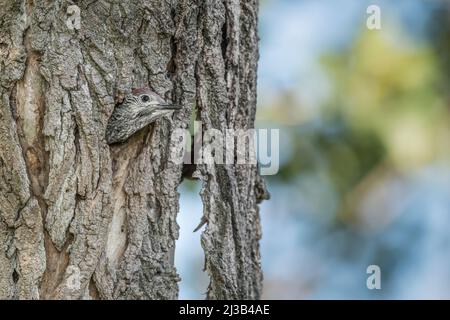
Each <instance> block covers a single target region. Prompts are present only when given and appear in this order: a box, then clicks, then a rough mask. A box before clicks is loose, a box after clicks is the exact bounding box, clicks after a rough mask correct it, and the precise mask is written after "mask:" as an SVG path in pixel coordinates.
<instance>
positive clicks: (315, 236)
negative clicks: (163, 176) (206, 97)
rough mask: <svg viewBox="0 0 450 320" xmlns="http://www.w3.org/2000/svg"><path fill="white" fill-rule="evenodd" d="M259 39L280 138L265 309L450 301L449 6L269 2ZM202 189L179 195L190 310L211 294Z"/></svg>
mask: <svg viewBox="0 0 450 320" xmlns="http://www.w3.org/2000/svg"><path fill="white" fill-rule="evenodd" d="M371 4H375V5H378V6H380V8H381V19H382V28H381V30H376V31H374V30H368V29H367V27H366V19H367V17H368V15H367V13H366V9H367V7H368V6H369V5H371ZM260 36H261V44H260V45H261V46H260V52H261V59H260V65H259V80H258V82H259V89H258V91H259V97H258V99H259V101H258V104H259V106H258V108H259V109H258V114H257V127H258V128H279V129H280V171H279V173H278V174H277V175H275V176H269V177H266V181H267V184H268V188H269V191H270V193H271V195H272V199H271V200H270V201H266V202H264V203H263V204H262V206H261V217H262V226H263V239H262V242H261V252H262V265H263V269H264V278H265V279H264V295H263V298H267V299H420V298H423V299H442V298H446V299H449V298H450V79H449V78H450V2H449V1H445V0H442V1H440V0H386V1H376V0H373V1H364V0H358V1H355V0H304V1H301V0H265V1H261V4H260ZM199 189H200V185H199V184H198V183H195V182H185V183H184V184H183V186H182V190H181V212H180V214H179V224H180V227H181V230H180V239H179V241H178V243H177V246H178V247H177V255H176V265H177V268H178V270H179V273H180V274H181V277H182V282H181V283H180V298H184V299H204V297H205V292H206V288H207V285H208V279H207V276H206V275H205V274H204V273H203V271H202V269H203V252H202V248H201V245H200V232H198V233H192V230H193V228H194V227H195V226H196V225H197V223H198V221H199V220H200V217H201V214H202V204H201V201H200V197H199V195H198V191H199ZM372 264H375V265H378V266H380V268H381V286H382V288H381V290H368V289H367V287H366V279H367V277H368V276H369V275H368V274H366V268H367V267H368V266H369V265H372Z"/></svg>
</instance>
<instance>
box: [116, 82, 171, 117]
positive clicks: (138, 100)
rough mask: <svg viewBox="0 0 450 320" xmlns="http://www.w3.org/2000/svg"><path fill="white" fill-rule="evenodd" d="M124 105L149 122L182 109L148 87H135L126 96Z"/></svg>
mask: <svg viewBox="0 0 450 320" xmlns="http://www.w3.org/2000/svg"><path fill="white" fill-rule="evenodd" d="M123 105H124V106H125V107H126V108H127V109H128V112H129V113H130V115H131V116H132V117H134V118H135V119H144V118H145V119H146V121H149V122H152V121H153V120H156V119H158V118H161V117H163V116H165V115H170V114H171V113H172V112H173V111H174V110H178V109H180V107H179V106H177V105H175V104H172V103H167V102H166V101H164V100H163V99H162V98H161V97H160V96H159V95H158V94H156V93H155V92H153V91H151V90H150V89H149V88H147V87H144V88H137V89H133V90H132V91H131V93H130V94H128V95H127V96H125V100H124V102H123Z"/></svg>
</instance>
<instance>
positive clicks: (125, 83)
mask: <svg viewBox="0 0 450 320" xmlns="http://www.w3.org/2000/svg"><path fill="white" fill-rule="evenodd" d="M70 5H77V6H78V7H79V9H80V13H81V23H80V27H79V28H78V27H75V28H69V27H68V25H67V20H68V19H69V18H70V17H69V15H68V11H67V10H68V7H69V6H70ZM0 7H1V8H2V10H1V12H0V98H1V100H0V298H4V299H18V298H19V299H176V298H177V296H178V284H177V282H178V281H179V280H180V279H179V276H178V274H177V272H176V270H175V267H174V263H173V256H174V250H175V241H176V239H177V238H178V225H177V223H176V216H177V212H178V209H179V204H178V198H179V195H178V192H177V187H178V185H179V184H180V181H181V172H182V166H180V165H176V164H174V163H172V162H171V161H169V153H170V152H169V151H170V149H171V147H172V146H173V144H174V143H175V142H173V141H171V140H170V132H171V130H173V129H174V128H179V127H182V128H187V127H188V124H189V119H190V115H191V113H192V112H193V111H194V109H195V106H196V107H197V108H196V109H197V117H198V118H199V119H201V121H203V125H204V129H209V128H216V129H221V130H224V129H225V128H234V129H245V128H251V127H252V126H253V123H254V117H255V112H256V68H257V59H258V51H257V44H258V38H257V1H256V0H251V1H247V0H225V1H217V0H205V1H194V0H178V1H177V0H171V1H170V0H166V1H163V0H146V1H141V0H128V1H121V0H100V1H92V0H89V1H64V0H54V1H46V0H34V1H33V0H22V1H18V0H0ZM140 86H150V87H151V88H152V89H153V90H154V91H155V92H157V93H159V94H160V95H161V96H163V97H166V98H168V99H170V100H173V101H174V102H176V103H178V104H180V105H182V106H183V110H182V111H181V112H179V113H178V114H177V116H176V118H175V119H174V120H173V121H166V120H164V119H162V120H160V121H158V122H157V123H156V124H154V125H153V126H150V127H149V128H147V129H145V130H142V131H141V132H139V133H138V134H136V135H135V136H133V137H132V138H131V139H130V140H129V141H128V142H127V143H125V144H122V145H119V146H112V147H110V146H108V145H107V144H106V142H105V137H104V135H105V128H106V124H107V121H108V118H109V116H110V115H111V113H112V111H113V108H114V105H115V100H114V99H115V96H116V95H117V94H118V93H119V92H122V91H127V90H129V89H130V88H131V87H140ZM198 170H199V176H200V178H201V180H202V181H203V188H202V191H201V196H202V200H203V204H204V214H205V216H206V217H207V218H208V220H209V224H208V226H207V228H206V231H205V232H204V233H203V235H202V245H203V248H204V250H205V262H206V263H205V265H206V271H207V272H208V274H209V276H210V279H211V280H210V286H209V289H208V297H209V298H213V299H214V298H218V299H224V298H230V299H236V298H243V299H254V298H258V297H259V296H260V294H261V280H262V273H261V268H260V257H259V245H258V241H259V239H260V237H261V231H260V223H259V214H258V205H257V203H258V202H259V201H260V200H262V198H264V197H265V190H264V185H263V183H262V182H261V179H260V178H259V176H258V174H257V170H256V166H250V165H236V166H234V165H200V166H198Z"/></svg>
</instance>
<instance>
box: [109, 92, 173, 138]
mask: <svg viewBox="0 0 450 320" xmlns="http://www.w3.org/2000/svg"><path fill="white" fill-rule="evenodd" d="M176 109H179V107H177V106H175V105H173V104H169V103H166V102H165V101H164V100H163V99H162V98H161V97H160V96H159V95H157V94H156V93H154V92H153V91H151V90H150V89H149V88H146V87H144V88H138V89H133V90H132V92H131V93H130V94H128V95H126V96H125V98H124V100H123V102H122V103H121V104H119V105H118V106H117V107H116V108H115V109H114V111H113V113H112V115H111V117H110V119H109V121H108V125H107V127H106V142H107V143H108V144H114V143H123V142H125V141H126V140H127V139H128V138H130V137H131V136H132V135H133V134H135V133H136V132H137V131H139V130H141V129H142V128H144V127H145V126H147V125H149V124H150V123H152V122H154V121H156V120H157V119H159V118H161V117H163V116H166V115H170V114H172V112H173V111H174V110H176Z"/></svg>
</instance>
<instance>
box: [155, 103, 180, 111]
mask: <svg viewBox="0 0 450 320" xmlns="http://www.w3.org/2000/svg"><path fill="white" fill-rule="evenodd" d="M157 108H158V109H160V110H180V109H181V106H179V105H177V104H172V103H160V104H158V105H157Z"/></svg>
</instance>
